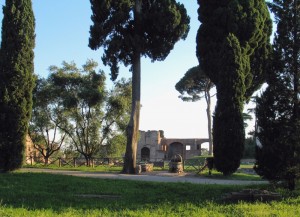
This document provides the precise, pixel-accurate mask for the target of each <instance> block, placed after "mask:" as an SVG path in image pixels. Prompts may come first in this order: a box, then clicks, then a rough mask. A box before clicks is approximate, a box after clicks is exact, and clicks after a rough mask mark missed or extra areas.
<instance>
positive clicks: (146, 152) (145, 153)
mask: <svg viewBox="0 0 300 217" xmlns="http://www.w3.org/2000/svg"><path fill="white" fill-rule="evenodd" d="M141 160H142V161H150V148H148V147H144V148H142V149H141Z"/></svg>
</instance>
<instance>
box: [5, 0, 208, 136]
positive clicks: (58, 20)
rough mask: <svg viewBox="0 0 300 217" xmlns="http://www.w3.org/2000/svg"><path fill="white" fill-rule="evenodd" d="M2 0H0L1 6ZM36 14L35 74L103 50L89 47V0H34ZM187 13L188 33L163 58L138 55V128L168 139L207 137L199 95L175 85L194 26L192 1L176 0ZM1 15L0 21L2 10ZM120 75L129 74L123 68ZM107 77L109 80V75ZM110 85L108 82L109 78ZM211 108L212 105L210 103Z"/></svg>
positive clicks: (187, 60)
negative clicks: (186, 96) (187, 96)
mask: <svg viewBox="0 0 300 217" xmlns="http://www.w3.org/2000/svg"><path fill="white" fill-rule="evenodd" d="M4 2H5V0H0V4H1V5H3V4H4ZM32 2H33V9H34V13H35V19H36V48H35V61H34V63H35V73H36V74H38V75H40V76H44V77H46V76H47V75H48V67H49V66H50V65H57V66H60V65H61V63H62V61H74V62H75V63H76V64H77V65H78V66H81V65H83V64H84V63H85V61H86V60H87V59H94V60H96V61H97V62H98V63H99V65H100V67H99V68H101V69H103V70H104V71H105V72H106V73H107V77H108V78H109V76H108V73H109V69H108V68H104V67H103V64H102V62H101V59H100V58H101V53H102V50H101V49H99V50H97V51H92V50H91V49H90V48H89V47H88V39H89V27H90V25H91V20H90V16H91V10H90V2H89V0H33V1H32ZM181 2H182V3H184V4H185V7H186V8H187V11H188V14H189V16H190V17H191V29H190V33H189V35H188V38H187V39H186V40H185V41H180V42H178V43H177V44H176V45H175V48H174V50H173V51H171V53H170V55H169V56H168V57H167V59H166V60H165V61H163V62H154V63H152V62H151V61H150V59H143V60H142V96H141V103H142V109H141V119H140V129H141V130H164V131H165V136H166V137H168V138H207V120H206V113H205V108H206V105H205V102H204V100H202V101H200V102H196V103H187V102H182V101H181V100H180V99H179V98H178V95H179V94H178V92H177V91H176V90H175V87H174V86H175V84H176V83H177V82H178V81H179V80H180V78H181V77H182V76H183V75H184V74H185V72H186V71H187V70H188V69H189V68H191V67H193V66H196V65H197V64H198V61H197V58H196V56H195V50H196V43H195V38H196V33H197V30H198V28H199V25H200V23H199V21H198V19H197V16H198V15H197V9H198V5H197V1H196V0H181ZM0 19H1V20H2V14H1V17H0ZM119 76H120V78H121V77H127V78H128V77H130V76H131V73H130V72H129V71H128V69H127V68H124V67H122V68H121V71H120V75H119ZM108 80H109V79H108ZM108 83H110V84H109V85H111V82H108ZM212 110H214V106H213V107H212Z"/></svg>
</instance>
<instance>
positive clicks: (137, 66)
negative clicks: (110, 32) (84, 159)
mask: <svg viewBox="0 0 300 217" xmlns="http://www.w3.org/2000/svg"><path fill="white" fill-rule="evenodd" d="M141 9H142V2H141V0H135V10H134V17H135V41H136V45H135V48H134V56H133V61H132V104H131V105H132V108H131V109H132V110H131V116H130V121H129V124H128V126H127V132H126V133H127V146H126V153H125V159H124V166H123V170H122V173H126V174H134V173H135V168H136V151H137V143H138V132H139V121H140V98H141V52H140V48H139V46H140V45H139V36H140V31H141V30H140V29H141Z"/></svg>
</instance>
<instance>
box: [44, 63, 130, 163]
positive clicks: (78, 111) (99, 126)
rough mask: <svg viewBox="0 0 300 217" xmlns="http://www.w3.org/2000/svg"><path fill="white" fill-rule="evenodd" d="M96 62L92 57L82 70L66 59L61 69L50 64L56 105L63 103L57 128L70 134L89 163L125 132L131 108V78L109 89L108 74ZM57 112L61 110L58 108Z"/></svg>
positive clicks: (71, 140) (70, 138) (51, 83)
mask: <svg viewBox="0 0 300 217" xmlns="http://www.w3.org/2000/svg"><path fill="white" fill-rule="evenodd" d="M96 67H97V63H96V62H94V61H92V60H89V61H87V63H86V64H85V65H83V69H78V68H77V66H76V64H75V63H70V64H69V63H66V62H63V66H62V67H61V68H59V67H56V66H51V67H50V72H51V74H50V76H49V78H48V84H49V85H50V86H51V88H52V90H53V92H52V93H53V94H55V92H56V93H59V94H55V97H56V99H55V104H52V105H51V106H53V107H55V109H56V108H57V107H58V106H56V105H62V110H61V111H62V113H61V112H59V113H58V115H57V117H58V120H57V123H58V127H59V128H60V130H61V131H63V132H64V133H66V134H67V135H68V137H69V141H70V142H71V145H72V146H74V147H75V148H76V150H77V151H78V152H79V153H80V154H81V155H83V156H84V157H85V159H86V163H87V165H90V163H91V159H92V157H94V156H95V155H96V154H98V153H99V151H100V150H101V149H102V148H103V145H105V143H106V142H107V141H109V140H110V139H111V138H112V137H114V135H115V134H116V133H117V132H120V131H121V132H122V131H124V125H125V123H124V122H127V120H128V113H129V111H130V103H129V102H130V94H131V86H130V81H125V80H121V81H119V82H116V85H115V88H114V89H113V90H111V91H110V92H108V91H106V88H105V75H104V73H103V72H102V71H100V73H97V72H96V71H95V70H96ZM56 111H58V110H56Z"/></svg>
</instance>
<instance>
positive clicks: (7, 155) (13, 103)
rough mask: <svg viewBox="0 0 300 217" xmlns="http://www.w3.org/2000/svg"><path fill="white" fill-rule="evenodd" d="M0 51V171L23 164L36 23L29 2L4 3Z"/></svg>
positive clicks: (32, 83) (30, 102)
mask: <svg viewBox="0 0 300 217" xmlns="http://www.w3.org/2000/svg"><path fill="white" fill-rule="evenodd" d="M3 15H4V16H3V21H2V40H1V51H0V170H3V171H11V170H14V169H17V168H19V167H20V166H21V165H22V162H23V152H24V150H25V137H26V134H27V130H28V122H29V120H30V116H31V107H32V89H33V87H34V76H33V71H34V66H33V58H34V52H33V49H34V46H35V33H34V30H35V20H34V14H33V10H32V3H31V0H6V3H5V6H3Z"/></svg>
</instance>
